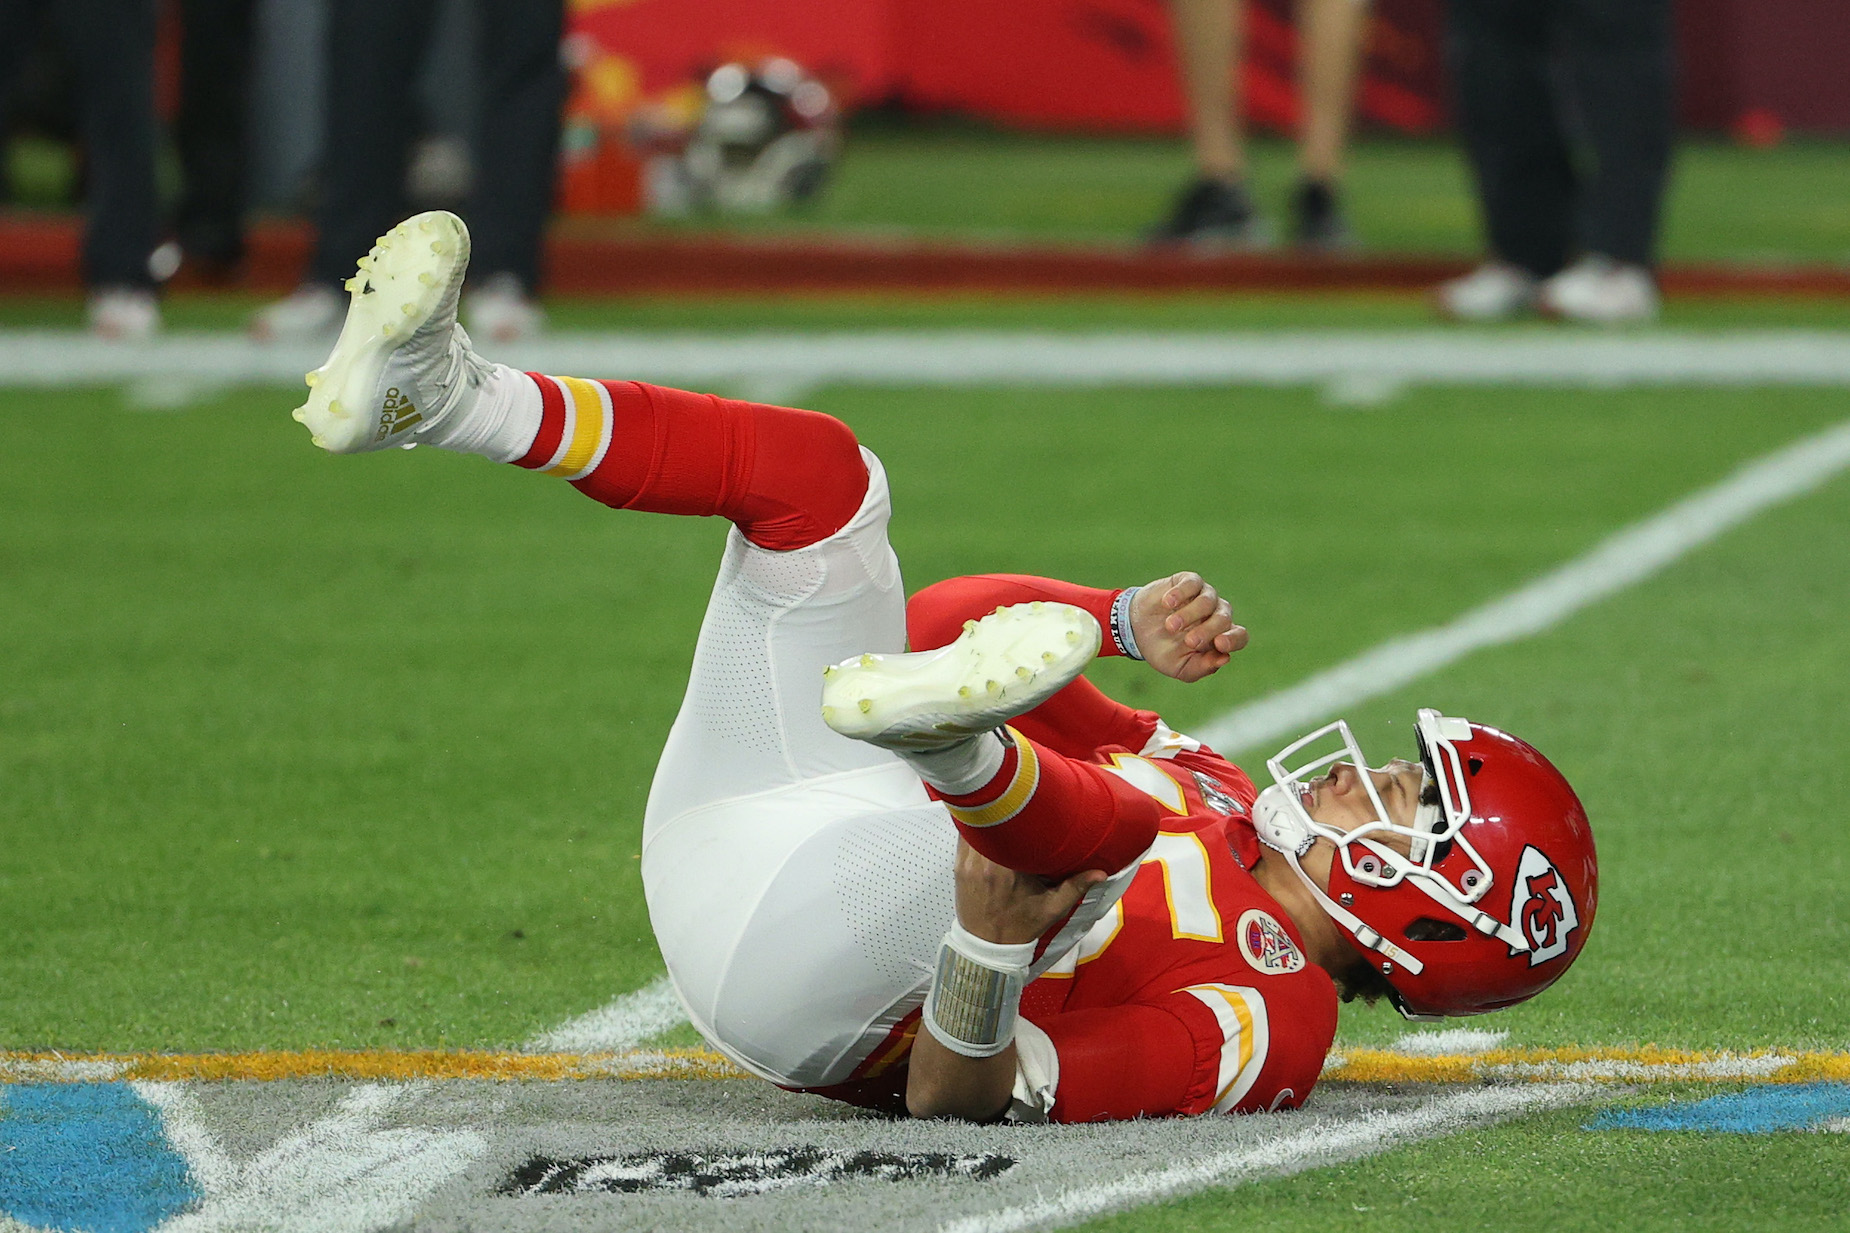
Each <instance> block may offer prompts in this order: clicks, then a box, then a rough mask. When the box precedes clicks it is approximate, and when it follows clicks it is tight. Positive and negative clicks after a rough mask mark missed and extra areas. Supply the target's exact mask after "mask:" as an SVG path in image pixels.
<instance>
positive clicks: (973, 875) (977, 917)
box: [906, 841, 1106, 1122]
mask: <svg viewBox="0 0 1850 1233" xmlns="http://www.w3.org/2000/svg"><path fill="white" fill-rule="evenodd" d="M1105 876H1106V875H1105V873H1104V871H1103V870H1098V869H1092V870H1087V871H1086V872H1084V873H1078V874H1075V875H1073V876H1072V877H1070V878H1067V879H1066V880H1065V881H1061V882H1049V881H1048V880H1047V879H1045V878H1039V877H1035V876H1034V875H1032V874H1025V873H1017V872H1016V871H1015V870H1013V869H1008V868H1005V867H1004V866H1002V865H998V864H996V863H995V862H994V861H992V860H990V859H989V858H988V857H985V856H984V855H983V854H982V853H980V852H978V851H976V849H974V848H972V847H971V846H970V845H969V844H967V843H963V842H961V841H960V842H959V843H958V845H957V921H958V923H959V924H960V925H961V926H963V928H964V929H965V930H967V931H968V932H970V933H972V934H974V935H975V936H977V937H979V938H982V939H983V940H985V941H988V942H995V943H999V944H1002V945H1023V944H1030V945H1031V944H1032V943H1034V942H1035V941H1036V940H1037V939H1039V938H1040V936H1041V935H1042V934H1044V933H1046V932H1047V931H1048V930H1050V929H1052V928H1053V927H1054V926H1055V925H1057V924H1059V923H1060V922H1061V921H1062V920H1064V919H1065V918H1066V917H1067V916H1068V915H1069V914H1070V913H1071V912H1072V911H1073V909H1074V908H1075V907H1077V906H1078V904H1079V901H1080V899H1081V898H1082V897H1083V896H1084V895H1085V893H1086V892H1087V891H1088V890H1090V889H1092V887H1094V886H1096V885H1097V884H1098V883H1100V882H1102V881H1104V880H1105ZM1015 1064H1016V1059H1015V1046H1014V1045H1012V1044H1011V1045H1009V1046H1008V1048H1006V1049H1004V1050H1003V1051H1002V1052H1000V1053H997V1054H995V1055H993V1056H991V1057H966V1056H964V1055H963V1054H961V1053H956V1052H953V1051H952V1050H951V1049H949V1048H947V1047H946V1046H945V1045H944V1044H943V1043H942V1042H941V1041H939V1040H938V1038H937V1037H936V1036H934V1035H933V1034H932V1032H931V1028H930V1026H929V1025H928V1024H925V1025H921V1026H920V1028H919V1034H918V1038H917V1039H916V1040H915V1041H914V1043H913V1046H912V1067H911V1071H910V1073H909V1074H908V1076H907V1079H906V1108H907V1110H908V1111H909V1112H910V1113H911V1114H912V1115H913V1116H914V1117H960V1118H967V1119H969V1120H971V1121H978V1122H988V1121H994V1120H995V1119H996V1118H998V1117H1000V1116H1002V1114H1003V1112H1004V1111H1005V1110H1007V1108H1008V1105H1009V1096H1010V1093H1011V1092H1012V1091H1013V1089H1014V1085H1015Z"/></svg>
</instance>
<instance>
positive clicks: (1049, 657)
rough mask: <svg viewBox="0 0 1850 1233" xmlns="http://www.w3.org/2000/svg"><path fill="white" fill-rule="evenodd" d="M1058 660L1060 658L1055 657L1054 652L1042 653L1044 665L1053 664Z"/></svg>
mask: <svg viewBox="0 0 1850 1233" xmlns="http://www.w3.org/2000/svg"><path fill="white" fill-rule="evenodd" d="M1058 658H1060V657H1059V656H1058V655H1055V654H1054V653H1053V652H1052V651H1042V652H1041V662H1042V663H1045V664H1051V663H1052V662H1053V661H1054V660H1056V659H1058Z"/></svg>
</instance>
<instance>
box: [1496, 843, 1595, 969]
mask: <svg viewBox="0 0 1850 1233" xmlns="http://www.w3.org/2000/svg"><path fill="white" fill-rule="evenodd" d="M1510 927H1511V928H1513V929H1517V930H1520V931H1521V933H1522V936H1523V937H1525V938H1527V939H1529V966H1530V967H1534V966H1536V965H1537V964H1540V963H1547V962H1548V961H1549V960H1550V959H1555V958H1558V957H1560V956H1561V955H1563V954H1565V953H1566V952H1567V940H1568V938H1569V937H1570V936H1571V935H1572V934H1573V932H1574V930H1576V929H1578V928H1580V913H1579V912H1578V911H1576V910H1575V908H1574V897H1573V896H1572V895H1570V894H1568V893H1567V887H1566V885H1565V884H1564V883H1563V882H1562V881H1561V874H1560V872H1559V871H1558V870H1557V869H1556V868H1555V867H1554V862H1553V861H1550V860H1549V859H1548V858H1547V857H1546V856H1544V855H1542V850H1541V849H1540V848H1537V847H1527V848H1524V849H1523V850H1522V861H1521V862H1520V863H1519V864H1518V865H1517V866H1516V890H1515V893H1514V894H1513V895H1512V896H1511V897H1510ZM1515 954H1516V952H1515V951H1513V950H1512V951H1511V952H1510V955H1511V956H1512V957H1514V956H1515Z"/></svg>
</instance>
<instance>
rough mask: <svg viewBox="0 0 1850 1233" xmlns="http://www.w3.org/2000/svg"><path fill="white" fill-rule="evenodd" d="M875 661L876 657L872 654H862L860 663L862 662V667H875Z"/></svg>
mask: <svg viewBox="0 0 1850 1233" xmlns="http://www.w3.org/2000/svg"><path fill="white" fill-rule="evenodd" d="M874 662H875V661H874V657H873V656H872V655H863V656H861V660H860V663H861V667H863V668H871V667H873V666H874Z"/></svg>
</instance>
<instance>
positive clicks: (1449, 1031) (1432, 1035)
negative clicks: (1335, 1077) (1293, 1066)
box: [1325, 1028, 1510, 1069]
mask: <svg viewBox="0 0 1850 1233" xmlns="http://www.w3.org/2000/svg"><path fill="white" fill-rule="evenodd" d="M1509 1038H1510V1034H1509V1033H1508V1032H1491V1031H1486V1030H1484V1029H1483V1028H1441V1029H1440V1030H1439V1031H1436V1032H1408V1033H1406V1034H1404V1035H1403V1036H1401V1038H1400V1039H1399V1040H1396V1041H1395V1042H1394V1043H1393V1044H1391V1045H1389V1046H1388V1050H1389V1051H1390V1052H1393V1053H1399V1054H1401V1055H1403V1056H1405V1057H1461V1056H1469V1055H1471V1054H1473V1053H1489V1052H1490V1051H1491V1050H1492V1049H1496V1048H1500V1047H1501V1046H1502V1044H1503V1042H1504V1041H1506V1040H1508V1039H1509ZM1325 1067H1326V1069H1327V1067H1328V1063H1325Z"/></svg>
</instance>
